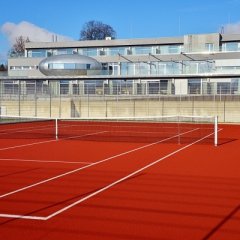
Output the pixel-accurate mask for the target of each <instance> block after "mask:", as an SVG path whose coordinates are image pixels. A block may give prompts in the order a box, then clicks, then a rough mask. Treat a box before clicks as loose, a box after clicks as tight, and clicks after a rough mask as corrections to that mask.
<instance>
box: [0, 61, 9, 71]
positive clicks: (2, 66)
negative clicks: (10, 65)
mask: <svg viewBox="0 0 240 240" xmlns="http://www.w3.org/2000/svg"><path fill="white" fill-rule="evenodd" d="M3 71H7V66H6V65H5V64H3V63H1V64H0V72H3Z"/></svg>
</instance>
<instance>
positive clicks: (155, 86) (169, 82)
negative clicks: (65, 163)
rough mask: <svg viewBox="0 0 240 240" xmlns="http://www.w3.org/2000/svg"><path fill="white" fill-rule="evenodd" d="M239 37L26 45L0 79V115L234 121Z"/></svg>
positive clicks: (239, 115) (239, 102)
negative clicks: (186, 117) (206, 117)
mask: <svg viewBox="0 0 240 240" xmlns="http://www.w3.org/2000/svg"><path fill="white" fill-rule="evenodd" d="M239 108H240V34H233V35H229V34H219V33H213V34H198V35H185V36H181V37H170V38H154V39H126V40H120V39H117V40H111V39H109V38H108V39H106V40H97V41H72V42H29V43H26V50H25V54H24V56H20V57H10V58H9V59H8V76H1V77H0V112H1V113H2V114H10V115H25V116H38V117H39V116H40V117H109V116H114V117H119V116H151V115H181V114H182V115H191V116H192V115H200V116H203V115H218V116H219V120H220V121H221V122H240V111H239Z"/></svg>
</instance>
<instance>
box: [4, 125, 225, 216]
mask: <svg viewBox="0 0 240 240" xmlns="http://www.w3.org/2000/svg"><path fill="white" fill-rule="evenodd" d="M198 129H199V128H195V129H193V130H191V131H187V132H184V133H181V134H177V135H174V136H172V137H169V138H166V139H162V140H159V141H156V142H153V143H150V144H146V145H143V146H141V147H137V148H134V149H131V150H129V151H125V152H122V153H120V154H117V155H114V156H111V157H108V158H105V159H103V160H100V161H97V162H94V163H92V164H89V165H86V166H83V167H80V168H77V169H74V170H71V171H68V172H66V173H63V174H60V175H57V176H55V177H52V178H48V179H45V180H42V181H40V182H37V183H35V184H31V185H28V186H25V187H23V188H20V189H17V190H14V191H11V192H8V193H5V194H2V195H0V199H1V198H4V197H6V196H9V195H12V194H15V193H18V192H21V191H24V190H26V189H29V188H32V187H35V186H38V185H41V184H43V183H46V182H49V181H52V180H55V179H58V178H60V177H63V176H66V175H69V174H72V173H75V172H78V171H81V170H83V169H85V168H88V167H91V166H95V165H98V164H100V163H103V162H106V161H109V160H111V159H114V158H117V157H120V156H123V155H126V154H129V153H131V152H135V151H138V150H141V149H144V148H147V147H150V146H153V145H156V144H158V143H161V142H164V141H167V140H169V139H172V138H176V137H178V136H181V135H184V134H187V133H189V132H193V131H196V130H198ZM219 131H221V130H219ZM213 134H214V132H213V133H210V134H208V135H207V136H204V137H202V138H201V139H198V140H196V141H194V142H193V143H190V144H188V145H185V146H184V147H182V148H180V149H178V150H176V151H174V152H172V153H170V154H167V155H165V156H164V157H162V158H160V159H158V160H156V161H154V162H152V163H150V164H148V165H146V166H145V167H143V168H141V169H138V170H136V171H134V172H133V173H130V174H128V175H127V176H125V177H123V178H121V179H119V180H117V181H115V182H113V183H111V184H109V185H107V186H105V187H103V188H101V189H100V190H98V191H95V192H93V193H91V194H89V195H87V196H86V197H84V198H82V199H80V200H78V201H76V202H74V203H72V204H70V205H68V206H66V207H64V208H62V209H60V210H58V211H56V212H54V213H52V214H50V215H48V216H46V217H41V216H31V215H18V214H1V213H0V217H5V218H22V219H29V220H31V219H32V220H48V219H50V218H52V217H54V216H56V215H58V214H60V213H61V212H63V211H66V210H67V209H69V208H71V207H73V206H75V205H77V204H79V203H81V202H83V201H85V200H87V199H89V198H91V197H93V196H95V195H97V194H98V193H101V192H103V191H105V190H107V189H108V188H110V187H112V186H114V185H116V184H118V183H120V182H122V181H124V180H126V179H128V178H130V177H132V176H133V175H135V174H137V173H139V172H141V171H143V170H145V169H146V168H149V167H151V166H153V165H155V164H156V163H158V162H160V161H162V160H164V159H166V158H168V157H170V156H172V155H174V154H176V153H178V152H179V151H182V150H184V149H185V148H188V147H190V146H192V145H194V144H195V143H197V142H200V141H202V140H203V139H205V138H208V137H209V136H211V135H213Z"/></svg>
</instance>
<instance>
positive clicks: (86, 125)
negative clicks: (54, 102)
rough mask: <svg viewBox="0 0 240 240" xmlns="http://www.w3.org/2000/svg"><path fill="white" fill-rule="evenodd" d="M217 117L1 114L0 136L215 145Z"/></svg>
mask: <svg viewBox="0 0 240 240" xmlns="http://www.w3.org/2000/svg"><path fill="white" fill-rule="evenodd" d="M217 125H218V124H217V117H212V116H146V117H116V118H91V119H89V118H40V117H22V116H3V115H1V116H0V138H56V139H80V140H88V141H111V142H115V141H116V142H157V141H159V142H167V143H169V142H171V143H191V142H194V141H198V140H200V139H201V142H205V143H213V144H215V145H217V140H218V137H217V132H218V126H217Z"/></svg>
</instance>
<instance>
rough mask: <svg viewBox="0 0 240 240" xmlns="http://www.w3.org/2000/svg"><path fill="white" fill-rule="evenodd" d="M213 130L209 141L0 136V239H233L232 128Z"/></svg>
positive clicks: (237, 174) (238, 145)
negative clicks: (213, 138) (216, 133)
mask: <svg viewBox="0 0 240 240" xmlns="http://www.w3.org/2000/svg"><path fill="white" fill-rule="evenodd" d="M219 128H221V129H222V130H221V131H220V132H219V146H218V147H215V146H214V145H213V144H210V143H204V140H203V141H198V142H196V143H194V142H195V140H194V141H193V142H192V143H182V144H174V143H171V142H168V143H166V142H165V143H164V142H162V140H161V141H159V142H157V141H156V140H154V141H152V142H150V141H146V142H141V141H136V142H130V141H115V142H111V141H106V140H104V141H103V140H102V141H100V140H99V139H98V140H97V141H93V140H89V141H87V140H84V139H81V138H79V139H78V138H71V139H70V138H66V139H59V140H58V141H56V140H54V138H50V137H49V138H41V139H40V138H39V139H37V138H31V137H29V138H18V137H14V135H13V136H12V137H9V135H5V136H3V135H4V134H3V135H2V136H1V137H0V169H1V171H0V238H1V239H4V240H8V239H14V240H16V239H24V240H27V239H29V240H30V239H31V240H32V239H54V240H55V239H57V240H58V239H59V240H62V239H84V240H88V239H91V240H93V239H106V240H107V239H111V240H112V239H113V240H115V239H121V240H123V239H126V240H141V239H146V240H155V239H158V240H161V239H162V240H170V239H183V240H188V239H191V240H192V239H196V240H206V239H218V240H219V239H224V240H226V239H227V240H234V239H236V240H239V239H240V154H239V150H240V125H220V126H219ZM187 134H191V133H187Z"/></svg>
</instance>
